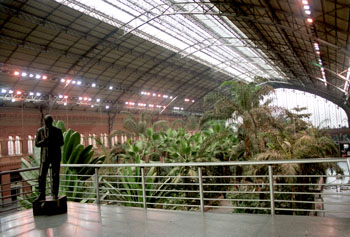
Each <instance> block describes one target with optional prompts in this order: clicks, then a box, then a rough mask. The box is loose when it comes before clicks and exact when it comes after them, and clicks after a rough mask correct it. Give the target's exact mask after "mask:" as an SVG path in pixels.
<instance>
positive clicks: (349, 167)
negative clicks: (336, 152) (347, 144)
mask: <svg viewBox="0 0 350 237" xmlns="http://www.w3.org/2000/svg"><path fill="white" fill-rule="evenodd" d="M346 164H347V165H348V172H349V175H350V158H347V159H346ZM349 179H350V177H349Z"/></svg>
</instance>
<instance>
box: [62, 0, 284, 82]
mask: <svg viewBox="0 0 350 237" xmlns="http://www.w3.org/2000/svg"><path fill="white" fill-rule="evenodd" d="M56 1H57V2H60V3H62V4H64V5H67V6H69V7H71V8H74V9H76V10H78V11H81V12H84V13H85V14H88V15H90V16H92V17H95V18H97V19H99V20H101V21H104V22H106V23H108V24H111V25H113V26H115V27H118V28H121V29H122V30H123V32H124V35H123V36H121V37H125V36H126V35H128V34H135V35H137V36H139V37H142V38H145V39H147V40H150V41H152V42H153V43H156V44H158V45H161V46H163V47H166V48H168V49H170V50H172V51H175V52H177V53H179V54H181V55H182V57H184V58H185V57H187V58H191V59H193V60H196V61H199V62H201V63H203V64H206V65H208V66H210V67H212V68H213V69H214V70H215V71H220V72H222V73H226V74H228V75H229V76H231V77H233V78H236V79H241V80H245V81H250V80H251V79H252V78H253V77H254V76H263V77H266V78H274V79H276V78H282V77H283V73H282V72H281V71H280V70H279V69H278V68H277V67H276V66H274V64H273V63H272V62H271V61H270V60H269V59H268V58H267V56H266V55H265V54H264V53H263V52H262V51H261V50H259V49H257V47H256V45H255V44H254V43H253V42H251V41H250V40H248V39H247V37H246V36H245V35H244V34H243V33H242V32H241V31H240V30H239V29H238V28H237V27H236V26H234V25H233V24H232V22H230V21H229V20H228V19H227V17H225V16H220V14H219V10H218V9H217V8H216V7H214V5H213V4H212V3H210V2H205V3H203V2H202V3H199V2H198V3H197V2H193V1H190V0H143V1H137V0H95V1H90V0H75V1H69V0H56Z"/></svg>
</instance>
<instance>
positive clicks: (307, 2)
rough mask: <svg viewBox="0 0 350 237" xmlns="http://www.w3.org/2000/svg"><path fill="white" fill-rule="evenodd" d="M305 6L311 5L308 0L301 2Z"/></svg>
mask: <svg viewBox="0 0 350 237" xmlns="http://www.w3.org/2000/svg"><path fill="white" fill-rule="evenodd" d="M301 2H302V3H303V4H304V5H306V4H309V1H308V0H303V1H301Z"/></svg>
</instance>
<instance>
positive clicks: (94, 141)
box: [92, 133, 97, 148]
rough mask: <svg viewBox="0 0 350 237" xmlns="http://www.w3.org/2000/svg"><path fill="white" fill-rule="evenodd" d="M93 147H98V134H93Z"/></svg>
mask: <svg viewBox="0 0 350 237" xmlns="http://www.w3.org/2000/svg"><path fill="white" fill-rule="evenodd" d="M92 146H93V147H94V148H96V147H97V145H96V134H95V133H93V134H92Z"/></svg>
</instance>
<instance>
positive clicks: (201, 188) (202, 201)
mask: <svg viewBox="0 0 350 237" xmlns="http://www.w3.org/2000/svg"><path fill="white" fill-rule="evenodd" d="M198 181H199V198H200V206H201V212H202V213H203V212H204V195H203V178H202V167H198Z"/></svg>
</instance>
